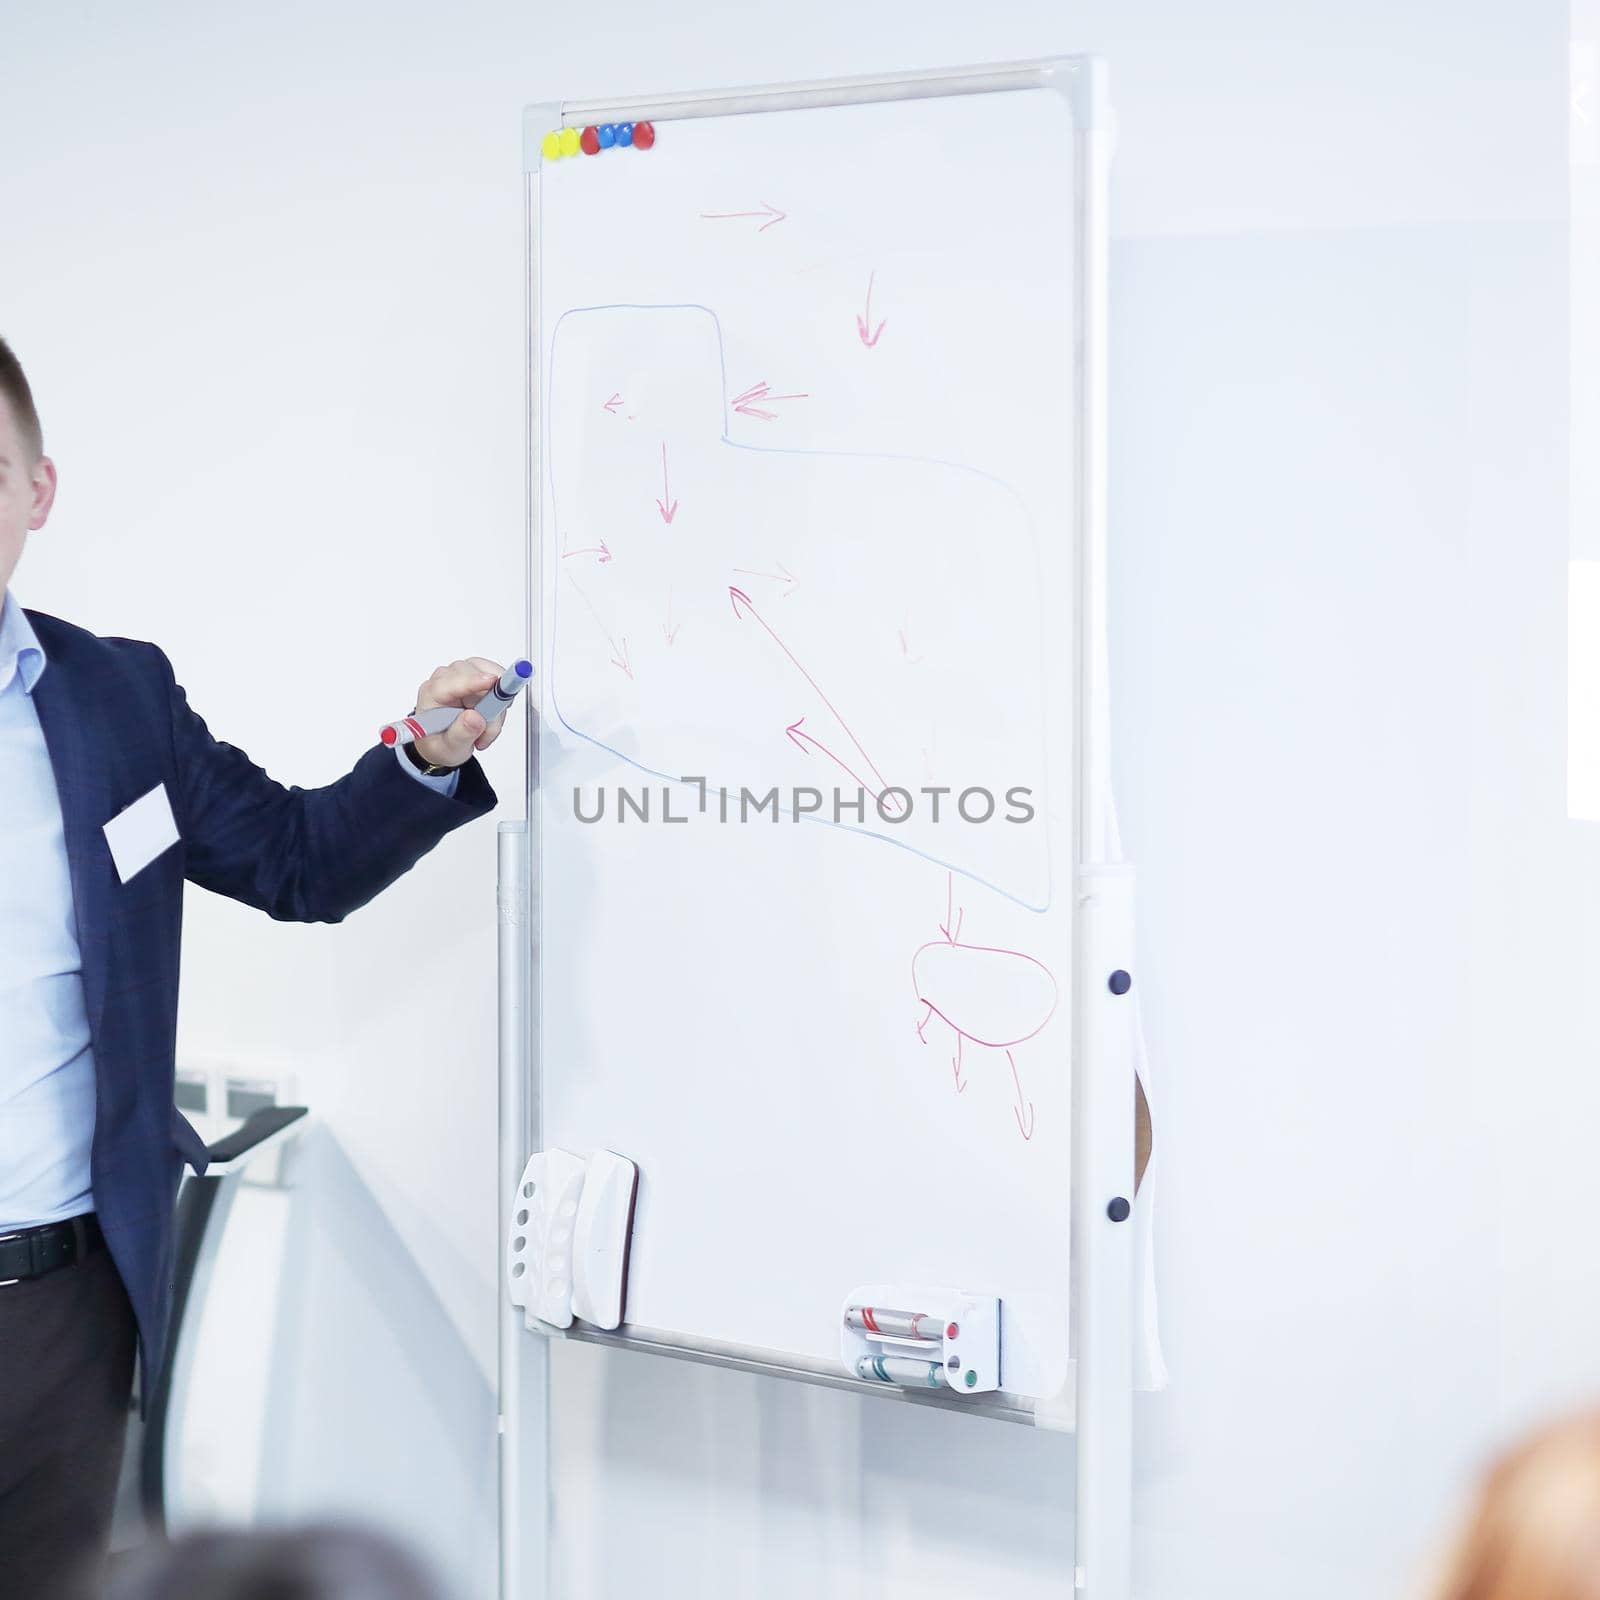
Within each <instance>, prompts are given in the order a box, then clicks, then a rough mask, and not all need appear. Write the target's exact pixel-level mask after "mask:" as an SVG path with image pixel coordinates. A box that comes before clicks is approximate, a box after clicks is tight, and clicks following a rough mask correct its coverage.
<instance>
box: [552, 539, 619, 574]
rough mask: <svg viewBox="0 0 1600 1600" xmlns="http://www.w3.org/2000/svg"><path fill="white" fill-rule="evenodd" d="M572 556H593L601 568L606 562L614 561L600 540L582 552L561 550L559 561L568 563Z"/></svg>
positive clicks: (603, 542)
mask: <svg viewBox="0 0 1600 1600" xmlns="http://www.w3.org/2000/svg"><path fill="white" fill-rule="evenodd" d="M573 556H594V557H596V558H597V559H598V561H599V563H600V565H601V566H602V567H603V566H604V565H605V564H606V563H607V562H608V561H612V560H614V559H615V557H614V556H613V555H612V554H611V552H610V550H608V549H607V548H606V542H605V540H604V539H602V540H601V541H600V543H599V544H596V545H589V546H587V547H585V548H584V549H582V550H563V551H562V552H561V559H562V560H563V561H570V560H571V559H572V558H573Z"/></svg>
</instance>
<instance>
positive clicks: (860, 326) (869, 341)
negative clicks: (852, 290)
mask: <svg viewBox="0 0 1600 1600" xmlns="http://www.w3.org/2000/svg"><path fill="white" fill-rule="evenodd" d="M877 276H878V273H877V269H876V268H874V269H873V271H872V272H871V273H869V274H868V276H867V314H866V316H864V317H863V316H862V315H861V314H860V313H859V312H858V313H857V314H856V332H857V334H859V335H860V338H861V342H862V344H864V345H865V346H866V347H867V349H869V350H870V349H871V348H872V347H873V345H875V344H876V343H877V342H878V335H879V334H880V333H882V332H883V330H884V329H885V328H886V327H887V326H888V325H889V319H888V318H887V317H885V318H884V319H883V321H882V322H880V323H879V324H878V326H877V327H876V328H873V327H872V281H873V279H874V278H876V277H877ZM869 328H871V329H872V331H871V332H870V333H869V332H868V331H867V330H868V329H869Z"/></svg>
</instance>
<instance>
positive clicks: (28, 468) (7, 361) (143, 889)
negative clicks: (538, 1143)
mask: <svg viewBox="0 0 1600 1600" xmlns="http://www.w3.org/2000/svg"><path fill="white" fill-rule="evenodd" d="M55 492H56V468H55V466H54V464H53V463H52V462H51V460H50V458H49V457H48V456H47V455H45V453H44V438H43V434H42V430H41V428H40V423H39V416H38V412H37V410H36V409H35V406H34V401H33V397H32V394H31V392H30V390H29V386H28V381H27V379H26V377H25V376H24V374H23V370H22V367H21V366H20V365H19V364H18V362H17V359H16V357H15V356H14V355H13V354H12V352H11V349H10V347H9V346H8V345H6V344H5V342H4V341H3V340H0V594H3V596H4V602H3V609H0V1593H4V1594H5V1595H7V1596H10V1595H16V1596H18V1597H19V1600H20V1597H23V1596H26V1597H28V1600H48V1597H49V1596H51V1595H52V1594H53V1593H55V1592H56V1591H57V1590H58V1589H59V1588H61V1587H62V1586H63V1585H64V1584H66V1583H68V1582H70V1581H73V1580H74V1579H75V1578H76V1576H77V1574H78V1573H79V1572H80V1571H81V1569H82V1568H83V1566H84V1564H85V1562H91V1563H92V1562H94V1561H98V1560H101V1559H103V1556H104V1552H105V1548H106V1545H107V1542H108V1537H109V1531H110V1523H111V1504H112V1499H113V1496H114V1493H115V1488H116V1482H117V1476H118V1470H119V1464H120V1461H121V1456H122V1447H123V1435H124V1431H125V1425H126V1421H127V1415H128V1406H129V1398H130V1389H131V1384H132V1374H133V1369H134V1353H135V1348H136V1346H137V1349H138V1351H139V1353H140V1355H141V1357H142V1360H141V1365H140V1370H141V1372H142V1373H143V1387H144V1390H145V1392H146V1393H147V1394H148V1392H149V1389H150V1386H151V1383H152V1381H153V1379H154V1377H155V1375H156V1370H157V1367H158V1365H159V1363H160V1362H161V1360H162V1358H163V1352H164V1350H165V1345H166V1335H167V1323H168V1313H169V1297H170V1293H171V1283H172V1223H173V1201H174V1197H175V1193H176V1189H177V1183H178V1177H179V1173H180V1171H181V1168H182V1165H183V1163H184V1162H188V1163H189V1164H190V1165H191V1166H193V1167H194V1168H195V1169H196V1170H197V1171H199V1170H202V1169H203V1167H204V1163H205V1146H204V1144H203V1143H202V1141H201V1140H200V1137H199V1135H198V1134H196V1132H195V1131H194V1129H193V1128H191V1127H190V1126H189V1125H188V1123H186V1122H185V1121H184V1119H183V1118H182V1117H181V1116H179V1115H178V1114H177V1112H176V1111H175V1110H174V1107H173V1041H174V1037H175V1032H176V1025H177V1009H178V948H179V935H180V930H181V925H182V919H183V884H184V880H185V879H188V880H189V881H190V882H192V883H198V884H202V885H203V886H204V887H205V888H207V889H214V890H215V891H216V892H217V893H219V894H225V895H229V896H231V897H232V898H233V899H235V900H242V901H243V902H244V903H245V904H246V905H252V906H256V907H258V908H259V909H260V910H262V911H265V912H266V913H267V914H268V915H269V916H272V917H276V918H279V919H282V920H285V921H294V922H338V921H340V920H341V919H342V918H343V917H345V916H347V915H349V913H350V912H352V911H354V910H356V908H357V907H359V906H363V905H365V904H366V903H367V901H369V900H370V899H372V897H373V896H374V895H376V894H377V893H379V891H380V890H382V889H384V888H386V887H387V886H388V885H389V884H391V883H393V882H394V880H395V879H396V878H398V877H399V876H400V875H401V873H403V872H405V871H406V870H407V869H408V868H410V867H411V866H412V865H414V864H415V863H416V861H418V860H419V859H420V858H421V857H422V856H423V855H425V854H426V853H427V852H428V851H429V850H431V849H432V848H433V846H434V845H435V844H437V843H438V842H439V840H440V839H442V838H443V837H444V835H445V834H447V833H449V832H450V830H451V829H452V828H458V827H460V826H461V825H462V823H464V822H469V821H471V820H472V819H473V818H474V817H481V816H483V815H484V814H485V813H486V812H488V811H489V810H491V809H492V808H493V806H494V804H495V795H494V791H493V790H492V789H491V788H490V787H489V782H488V779H487V778H486V777H485V776H484V774H483V771H482V769H481V768H480V767H479V765H478V763H477V761H476V760H474V759H473V752H474V750H475V749H477V750H482V749H484V748H486V747H487V746H488V745H489V744H491V743H492V742H493V741H494V740H495V738H496V737H497V736H498V735H499V733H500V730H501V726H502V724H503V722H504V716H503V715H502V716H501V717H500V718H497V719H496V720H495V721H494V722H493V723H488V724H486V723H485V722H484V719H483V718H482V717H480V716H479V715H478V714H477V713H476V712H474V711H468V710H463V711H462V713H461V715H460V716H458V717H457V718H456V720H455V722H454V723H453V724H452V726H451V727H450V728H449V729H448V730H447V731H446V732H444V733H441V734H437V735H435V736H433V737H432V738H428V739H421V740H418V741H417V742H416V743H415V744H414V745H412V746H410V747H408V748H402V749H401V750H399V751H396V750H393V749H386V748H384V747H382V746H376V745H375V746H374V747H373V748H371V749H370V750H368V751H367V752H366V753H365V754H364V755H363V756H362V757H361V758H360V760H358V761H357V762H356V764H355V766H354V767H353V768H352V769H351V770H350V772H348V773H347V774H346V775H345V776H344V777H342V778H340V779H339V780H338V782H337V783H332V784H329V785H328V786H327V787H326V788H324V789H310V790H305V789H298V788H290V789H286V788H283V787H282V786H281V785H279V784H277V783H275V782H274V781H273V780H272V779H271V778H269V777H268V776H267V774H266V773H265V772H263V771H262V770H261V769H260V768H259V767H257V766H255V765H254V764H253V763H252V762H251V761H250V760H249V758H248V757H247V756H246V755H245V754H244V752H243V751H242V750H238V749H236V748H235V747H234V746H232V745H229V744H224V743H223V742H221V741H220V740H218V739H216V738H214V737H213V736H212V734H211V733H210V731H209V730H208V729H207V727H206V725H205V723H204V722H203V721H201V719H200V717H199V716H198V715H197V714H196V713H195V712H194V711H192V710H191V709H190V707H189V703H188V700H187V699H186V698H185V695H184V691H183V690H182V689H181V688H180V687H179V686H178V684H177V683H176V682H175V681H174V679H173V674H172V668H171V666H170V665H169V663H168V661H167V658H166V657H165V656H164V655H163V654H162V653H161V651H160V650H158V649H157V648H156V647H155V646H154V645H153V644H144V643H141V642H139V641H137V640H133V639H117V638H104V639H103V638H98V637H97V636H96V635H94V634H92V633H89V632H87V631H85V630H84V629H82V628H78V627H74V626H73V625H72V624H71V623H69V622H63V621H61V620H59V619H58V618H55V617H51V616H46V615H44V614H42V613H40V612H36V611H26V610H24V609H22V607H21V606H20V605H19V604H18V603H17V600H16V599H15V597H14V596H13V595H12V594H11V592H10V587H9V585H10V582H11V575H12V573H13V572H14V571H15V570H16V566H17V562H18V560H19V559H20V557H21V555H22V549H23V545H24V544H25V543H26V542H27V537H28V534H29V533H30V532H33V531H37V530H38V529H40V528H42V527H43V526H44V524H45V522H46V520H47V519H48V517H49V515H50V507H51V504H52V502H53V500H54V498H55ZM500 672H501V668H500V667H499V666H497V665H496V664H495V663H494V662H492V661H488V660H484V659H482V658H479V657H472V658H470V659H468V660H465V661H456V662H453V663H452V664H451V665H450V666H447V667H440V668H438V669H437V670H436V671H435V672H434V673H433V675H432V676H431V677H430V678H429V679H428V681H427V682H426V683H424V684H423V685H422V686H421V688H420V690H419V691H418V693H417V707H418V709H425V708H427V707H430V706H441V705H444V706H463V707H465V706H467V705H469V704H471V703H473V702H475V701H476V700H477V699H478V698H479V697H480V696H481V695H482V694H484V693H485V692H486V691H487V689H488V687H489V685H490V684H491V683H492V682H494V681H495V679H497V678H498V677H499V675H500ZM130 808H138V809H136V810H130ZM169 812H170V815H169ZM123 813H128V815H127V816H123V815H122V814H123ZM119 817H121V818H122V821H121V824H120V825H115V824H114V826H113V827H112V829H111V832H110V835H109V836H108V833H107V831H106V825H107V824H108V823H114V819H118V818H119ZM113 845H115V850H114V849H113Z"/></svg>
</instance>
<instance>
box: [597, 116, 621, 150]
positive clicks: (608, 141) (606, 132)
mask: <svg viewBox="0 0 1600 1600" xmlns="http://www.w3.org/2000/svg"><path fill="white" fill-rule="evenodd" d="M616 142H617V130H616V129H615V128H614V127H612V125H611V124H610V123H609V122H602V123H601V124H600V148H601V149H602V150H609V149H610V148H611V147H612V145H614V144H615V143H616Z"/></svg>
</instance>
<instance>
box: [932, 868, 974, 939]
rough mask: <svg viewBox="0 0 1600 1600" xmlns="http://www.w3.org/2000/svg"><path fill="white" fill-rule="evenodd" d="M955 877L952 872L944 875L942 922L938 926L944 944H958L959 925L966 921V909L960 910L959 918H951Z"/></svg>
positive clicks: (959, 936) (959, 935)
mask: <svg viewBox="0 0 1600 1600" xmlns="http://www.w3.org/2000/svg"><path fill="white" fill-rule="evenodd" d="M955 877H956V875H955V874H954V873H953V872H947V873H946V874H945V875H944V921H943V922H941V923H940V924H939V932H940V933H942V934H943V935H944V942H945V943H946V944H959V943H960V941H961V924H962V923H963V922H964V921H965V920H966V916H967V912H966V908H965V907H962V908H961V913H960V915H959V916H957V917H956V918H954V920H953V922H952V918H951V915H950V912H951V902H952V901H953V900H954V899H955Z"/></svg>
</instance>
